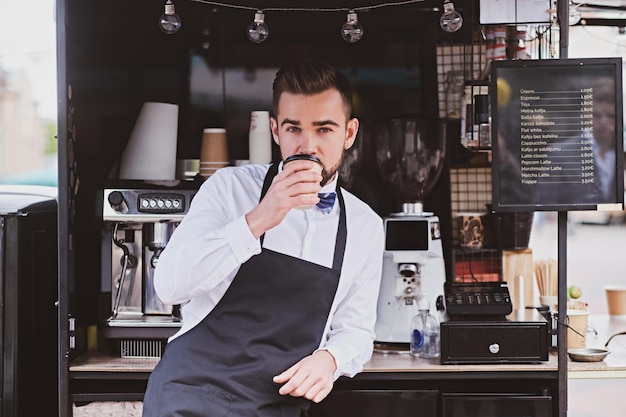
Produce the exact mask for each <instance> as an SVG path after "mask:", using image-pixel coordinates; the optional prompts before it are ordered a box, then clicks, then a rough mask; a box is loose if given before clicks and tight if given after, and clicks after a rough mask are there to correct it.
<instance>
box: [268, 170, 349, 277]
mask: <svg viewBox="0 0 626 417" xmlns="http://www.w3.org/2000/svg"><path fill="white" fill-rule="evenodd" d="M277 173H278V163H273V164H272V165H271V166H270V169H269V170H268V171H267V174H266V175H265V179H264V180H263V188H262V189H261V197H260V198H259V201H261V200H262V199H263V197H264V196H265V194H266V193H267V190H268V189H269V188H270V185H271V184H272V180H273V179H274V177H275V176H276V174H277ZM336 192H337V199H338V201H339V209H340V210H339V225H338V227H337V237H336V239H335V255H334V257H333V270H335V271H338V272H340V271H341V265H343V255H344V252H345V249H346V239H347V236H348V232H347V226H346V210H345V204H344V201H343V194H342V193H341V187H337V188H336ZM264 238H265V233H263V234H262V235H261V238H260V240H261V246H263V240H264Z"/></svg>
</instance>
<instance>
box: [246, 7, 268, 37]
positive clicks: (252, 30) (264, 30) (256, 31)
mask: <svg viewBox="0 0 626 417" xmlns="http://www.w3.org/2000/svg"><path fill="white" fill-rule="evenodd" d="M269 34H270V30H269V28H268V27H267V25H266V24H265V14H263V12H262V11H261V10H257V12H256V13H255V14H254V20H253V21H252V23H250V24H249V25H248V39H250V40H251V41H252V42H254V43H261V42H263V41H264V40H265V39H267V37H268V36H269Z"/></svg>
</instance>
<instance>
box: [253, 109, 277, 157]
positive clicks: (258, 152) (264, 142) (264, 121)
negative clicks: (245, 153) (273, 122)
mask: <svg viewBox="0 0 626 417" xmlns="http://www.w3.org/2000/svg"><path fill="white" fill-rule="evenodd" d="M249 140H250V143H249V151H250V163H251V164H269V163H270V162H272V132H271V130H270V113H269V112H267V111H253V112H252V114H251V115H250V136H249Z"/></svg>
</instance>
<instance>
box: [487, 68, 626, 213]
mask: <svg viewBox="0 0 626 417" xmlns="http://www.w3.org/2000/svg"><path fill="white" fill-rule="evenodd" d="M490 99H491V103H492V104H491V107H492V109H491V110H492V132H491V134H492V146H493V208H494V210H495V211H531V210H551V211H570V210H597V209H621V208H622V207H623V203H624V176H623V175H624V171H623V170H624V168H623V158H624V153H623V152H624V151H623V127H622V126H623V120H622V119H623V116H622V60H621V58H586V59H559V60H516V61H494V62H493V63H492V69H491V82H490Z"/></svg>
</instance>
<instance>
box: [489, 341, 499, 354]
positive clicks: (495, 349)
mask: <svg viewBox="0 0 626 417" xmlns="http://www.w3.org/2000/svg"><path fill="white" fill-rule="evenodd" d="M489 352H491V353H493V354H494V355H495V354H496V353H498V352H500V345H499V344H497V343H492V344H490V345H489Z"/></svg>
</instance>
